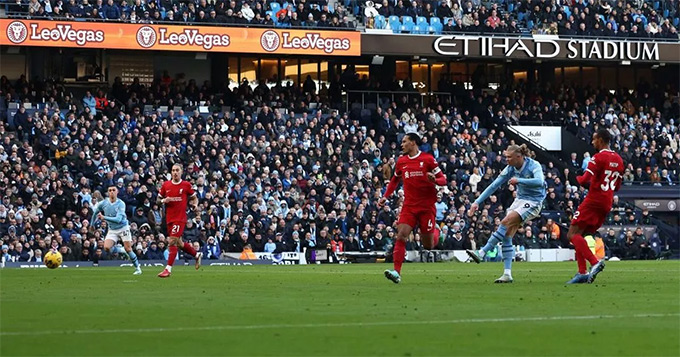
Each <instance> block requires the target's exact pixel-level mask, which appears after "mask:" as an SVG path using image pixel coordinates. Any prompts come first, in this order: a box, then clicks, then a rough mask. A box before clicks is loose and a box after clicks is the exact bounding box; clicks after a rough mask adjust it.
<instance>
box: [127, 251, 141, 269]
mask: <svg viewBox="0 0 680 357" xmlns="http://www.w3.org/2000/svg"><path fill="white" fill-rule="evenodd" d="M126 253H127V255H128V257H130V260H132V264H134V265H135V268H139V260H138V259H137V254H135V251H134V250H131V251H129V252H126Z"/></svg>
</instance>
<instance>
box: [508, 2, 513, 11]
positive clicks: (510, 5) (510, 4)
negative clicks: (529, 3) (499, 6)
mask: <svg viewBox="0 0 680 357" xmlns="http://www.w3.org/2000/svg"><path fill="white" fill-rule="evenodd" d="M508 12H515V4H513V3H509V4H508Z"/></svg>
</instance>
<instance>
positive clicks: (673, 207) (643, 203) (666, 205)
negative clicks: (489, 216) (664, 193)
mask: <svg viewBox="0 0 680 357" xmlns="http://www.w3.org/2000/svg"><path fill="white" fill-rule="evenodd" d="M635 206H637V207H638V208H640V209H647V210H650V211H657V212H677V211H679V209H678V207H679V206H680V200H659V199H655V198H649V199H644V200H635Z"/></svg>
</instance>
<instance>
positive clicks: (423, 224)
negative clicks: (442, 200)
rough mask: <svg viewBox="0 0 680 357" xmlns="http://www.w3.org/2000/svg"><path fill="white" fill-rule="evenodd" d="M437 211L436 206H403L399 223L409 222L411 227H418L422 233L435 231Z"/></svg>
mask: <svg viewBox="0 0 680 357" xmlns="http://www.w3.org/2000/svg"><path fill="white" fill-rule="evenodd" d="M436 213H437V209H436V208H434V207H430V208H421V209H418V208H415V207H402V208H401V213H399V220H398V221H397V224H407V225H409V226H411V228H416V227H418V228H419V229H420V233H434V226H435V224H436V222H435V216H436Z"/></svg>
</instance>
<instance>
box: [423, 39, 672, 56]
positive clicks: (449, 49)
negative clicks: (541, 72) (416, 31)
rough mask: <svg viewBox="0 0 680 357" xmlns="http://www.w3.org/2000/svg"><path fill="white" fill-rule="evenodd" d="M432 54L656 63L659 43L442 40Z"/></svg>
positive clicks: (437, 42) (551, 40)
mask: <svg viewBox="0 0 680 357" xmlns="http://www.w3.org/2000/svg"><path fill="white" fill-rule="evenodd" d="M434 50H435V51H436V52H437V53H439V54H440V55H443V56H475V55H478V56H481V57H499V56H501V57H508V58H513V57H524V58H535V59H543V58H547V59H553V58H567V59H575V60H619V61H638V60H642V61H659V60H660V56H659V43H658V42H634V41H602V40H568V41H565V40H560V39H559V38H557V37H556V36H534V37H533V38H531V39H522V38H508V37H505V38H496V37H468V36H441V37H439V38H437V39H436V40H435V41H434Z"/></svg>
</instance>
